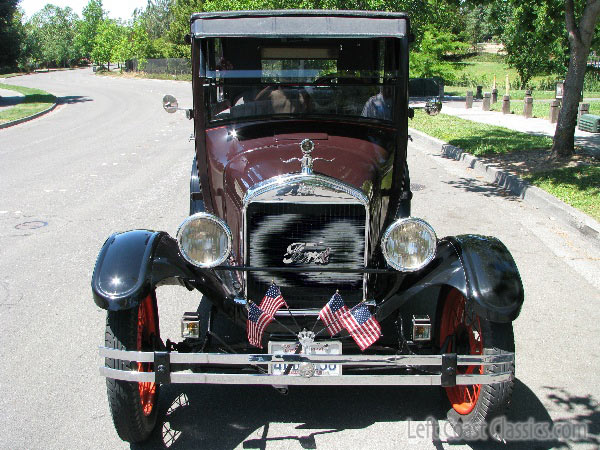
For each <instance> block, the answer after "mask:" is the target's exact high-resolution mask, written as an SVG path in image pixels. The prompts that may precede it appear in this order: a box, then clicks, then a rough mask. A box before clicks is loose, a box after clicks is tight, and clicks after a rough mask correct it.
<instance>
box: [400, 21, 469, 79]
mask: <svg viewBox="0 0 600 450" xmlns="http://www.w3.org/2000/svg"><path fill="white" fill-rule="evenodd" d="M468 47H469V44H467V43H464V42H459V41H457V40H456V36H455V35H454V34H452V33H449V32H443V31H438V30H435V29H433V28H432V27H431V28H429V29H428V30H426V31H425V32H424V33H423V38H422V40H421V44H420V45H419V51H418V52H415V53H413V54H412V58H411V65H410V71H411V73H410V75H411V77H427V78H431V77H441V78H443V79H445V80H448V79H450V78H452V77H453V76H454V74H453V71H454V69H453V67H452V64H451V63H449V62H447V61H445V59H444V58H445V57H446V56H447V55H450V54H453V55H455V54H460V53H464V52H466V50H467V49H468Z"/></svg>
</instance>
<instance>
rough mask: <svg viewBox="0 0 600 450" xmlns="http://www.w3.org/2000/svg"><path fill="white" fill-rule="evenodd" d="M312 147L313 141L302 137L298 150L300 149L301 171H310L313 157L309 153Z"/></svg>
mask: <svg viewBox="0 0 600 450" xmlns="http://www.w3.org/2000/svg"><path fill="white" fill-rule="evenodd" d="M314 149H315V143H314V142H313V141H311V140H310V139H304V140H303V141H302V142H300V150H302V159H300V164H301V166H302V173H312V169H313V157H312V155H311V153H312V151H313V150H314Z"/></svg>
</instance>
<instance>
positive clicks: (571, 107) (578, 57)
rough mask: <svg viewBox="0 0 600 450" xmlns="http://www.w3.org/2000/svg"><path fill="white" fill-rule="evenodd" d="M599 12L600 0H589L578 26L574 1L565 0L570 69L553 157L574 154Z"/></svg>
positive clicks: (559, 116) (564, 156)
mask: <svg viewBox="0 0 600 450" xmlns="http://www.w3.org/2000/svg"><path fill="white" fill-rule="evenodd" d="M599 14H600V0H587V1H586V3H585V7H584V10H583V13H582V15H581V19H580V21H579V25H577V23H576V22H575V15H576V14H575V3H574V0H565V22H566V27H567V33H568V35H569V48H570V50H569V51H570V59H569V71H568V72H567V78H566V79H565V91H564V96H563V105H562V108H561V110H560V114H559V115H558V124H557V125H556V131H555V133H554V143H553V144H552V157H553V158H568V157H570V156H572V155H573V154H574V153H575V125H576V124H577V105H578V104H579V96H580V94H581V91H582V90H583V79H584V77H585V69H586V68H587V58H588V55H589V53H590V46H591V44H592V38H593V37H594V31H595V29H596V21H597V20H598V15H599Z"/></svg>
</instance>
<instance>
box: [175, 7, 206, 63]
mask: <svg viewBox="0 0 600 450" xmlns="http://www.w3.org/2000/svg"><path fill="white" fill-rule="evenodd" d="M203 10H204V2H203V0H175V2H174V3H173V5H172V6H171V11H172V13H173V20H172V21H171V24H170V25H169V31H168V32H167V39H168V40H169V42H170V43H171V44H173V46H174V51H175V53H176V56H178V57H182V58H186V57H187V58H189V57H190V47H189V45H185V44H184V41H183V39H184V37H185V35H186V34H189V33H190V17H191V15H192V14H193V13H196V12H202V11H203Z"/></svg>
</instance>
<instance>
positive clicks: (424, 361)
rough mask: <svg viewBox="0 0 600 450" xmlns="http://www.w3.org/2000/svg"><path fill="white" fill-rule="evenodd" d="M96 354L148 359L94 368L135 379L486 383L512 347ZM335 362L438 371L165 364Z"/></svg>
mask: <svg viewBox="0 0 600 450" xmlns="http://www.w3.org/2000/svg"><path fill="white" fill-rule="evenodd" d="M100 356H102V357H104V358H112V359H117V360H123V361H136V362H146V363H154V370H155V372H136V371H128V370H118V369H111V368H109V367H100V374H101V375H102V376H104V377H107V378H113V379H116V380H125V381H135V382H157V383H163V384H167V383H197V384H256V385H277V386H287V385H301V386H302V385H303V386H320V385H329V386H331V385H346V386H356V385H381V386H386V385H387V386H400V385H422V386H434V385H437V386H455V385H470V384H492V383H500V382H503V381H509V380H510V379H511V378H512V376H513V375H512V372H511V371H510V370H509V369H508V365H509V364H511V363H514V359H515V354H514V353H503V354H500V355H456V354H444V355H336V356H334V355H303V354H299V355H280V354H272V355H271V354H254V355H252V354H250V355H249V354H221V353H178V352H168V353H167V352H136V351H125V350H117V349H112V348H107V347H100ZM282 363H284V364H301V363H310V364H339V365H342V367H352V366H379V367H387V368H390V369H394V368H398V369H402V368H405V369H406V368H415V367H421V366H429V367H432V368H435V367H436V366H437V367H439V372H440V373H439V374H418V375H339V376H323V377H319V376H313V377H303V376H299V375H269V374H267V373H256V374H248V373H239V374H238V373H234V374H231V373H191V372H187V371H173V372H172V371H171V368H170V366H171V364H177V365H178V366H179V367H181V366H184V367H185V365H186V364H193V365H206V366H209V367H210V365H219V366H223V365H225V366H227V365H231V366H257V365H268V364H282ZM492 364H507V367H506V369H505V370H503V371H501V372H495V373H490V374H460V373H458V372H457V367H458V366H472V365H483V366H486V365H492Z"/></svg>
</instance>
